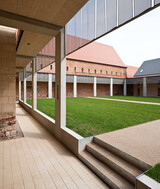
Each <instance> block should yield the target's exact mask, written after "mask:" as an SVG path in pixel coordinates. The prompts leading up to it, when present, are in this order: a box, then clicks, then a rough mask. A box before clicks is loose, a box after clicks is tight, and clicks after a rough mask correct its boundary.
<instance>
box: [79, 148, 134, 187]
mask: <svg viewBox="0 0 160 189" xmlns="http://www.w3.org/2000/svg"><path fill="white" fill-rule="evenodd" d="M79 158H80V159H81V160H82V161H83V162H84V163H85V164H86V165H87V166H88V167H89V168H90V169H91V170H92V171H93V172H94V173H95V174H97V175H98V176H99V177H100V178H101V179H102V180H103V181H104V182H105V183H106V184H107V185H108V186H109V187H111V188H113V189H133V188H134V186H133V185H132V184H131V183H129V182H128V181H127V180H125V179H124V178H123V177H121V176H120V175H119V174H117V172H115V171H114V170H112V169H111V168H110V167H108V166H106V165H105V164H104V163H102V162H100V161H99V160H98V159H96V158H94V157H93V156H92V155H91V154H90V153H88V152H87V151H83V152H81V153H80V154H79Z"/></svg>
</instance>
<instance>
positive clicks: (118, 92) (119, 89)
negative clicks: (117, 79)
mask: <svg viewBox="0 0 160 189" xmlns="http://www.w3.org/2000/svg"><path fill="white" fill-rule="evenodd" d="M113 95H114V96H122V95H123V85H113Z"/></svg>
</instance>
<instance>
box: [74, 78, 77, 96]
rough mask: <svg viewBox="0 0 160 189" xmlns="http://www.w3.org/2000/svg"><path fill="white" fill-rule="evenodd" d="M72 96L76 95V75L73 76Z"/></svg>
mask: <svg viewBox="0 0 160 189" xmlns="http://www.w3.org/2000/svg"><path fill="white" fill-rule="evenodd" d="M73 77H74V79H73V97H77V76H76V75H74V76H73Z"/></svg>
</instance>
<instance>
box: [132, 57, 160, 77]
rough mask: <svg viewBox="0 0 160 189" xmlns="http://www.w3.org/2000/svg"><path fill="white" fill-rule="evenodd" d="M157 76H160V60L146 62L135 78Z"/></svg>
mask: <svg viewBox="0 0 160 189" xmlns="http://www.w3.org/2000/svg"><path fill="white" fill-rule="evenodd" d="M157 74H160V58H157V59H152V60H147V61H144V62H143V63H142V65H141V66H140V68H139V69H138V71H137V72H136V74H135V75H134V76H135V77H137V76H144V75H157Z"/></svg>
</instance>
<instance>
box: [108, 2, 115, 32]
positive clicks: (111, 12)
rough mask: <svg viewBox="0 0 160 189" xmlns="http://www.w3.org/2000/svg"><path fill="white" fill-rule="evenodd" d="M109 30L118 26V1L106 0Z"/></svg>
mask: <svg viewBox="0 0 160 189" xmlns="http://www.w3.org/2000/svg"><path fill="white" fill-rule="evenodd" d="M106 9H107V12H106V15H107V31H110V30H111V29H113V28H114V27H116V26H117V1H116V0H112V1H111V0H106Z"/></svg>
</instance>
